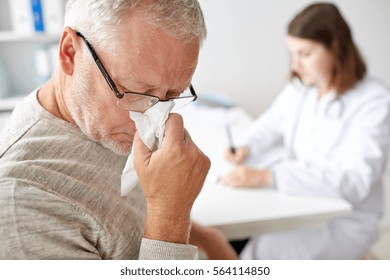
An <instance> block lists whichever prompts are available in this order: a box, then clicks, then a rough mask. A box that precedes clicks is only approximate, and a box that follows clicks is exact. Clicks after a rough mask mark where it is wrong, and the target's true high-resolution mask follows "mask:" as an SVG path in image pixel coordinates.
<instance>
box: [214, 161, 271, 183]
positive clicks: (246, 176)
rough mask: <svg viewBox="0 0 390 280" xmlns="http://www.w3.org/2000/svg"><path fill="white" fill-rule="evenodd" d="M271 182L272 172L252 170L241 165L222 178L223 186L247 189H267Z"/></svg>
mask: <svg viewBox="0 0 390 280" xmlns="http://www.w3.org/2000/svg"><path fill="white" fill-rule="evenodd" d="M271 181H272V174H271V171H269V170H261V169H255V168H250V167H248V166H245V165H239V166H238V167H237V168H235V169H234V170H233V171H231V172H230V173H229V174H227V175H226V176H224V177H222V178H221V184H222V185H226V186H233V187H245V188H252V187H266V186H269V185H270V184H271Z"/></svg>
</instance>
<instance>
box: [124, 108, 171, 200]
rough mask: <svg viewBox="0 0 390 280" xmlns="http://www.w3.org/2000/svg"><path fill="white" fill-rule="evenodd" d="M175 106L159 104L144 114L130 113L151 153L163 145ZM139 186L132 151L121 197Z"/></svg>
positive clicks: (126, 168)
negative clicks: (166, 122)
mask: <svg viewBox="0 0 390 280" xmlns="http://www.w3.org/2000/svg"><path fill="white" fill-rule="evenodd" d="M173 106H174V103H173V102H172V101H166V102H158V103H157V104H156V105H154V106H153V107H151V108H150V109H148V110H147V111H145V112H144V113H139V112H133V111H130V112H129V116H130V118H131V119H132V120H133V121H134V122H135V127H136V129H137V131H138V133H139V135H140V137H141V139H142V141H143V142H144V144H145V145H146V146H147V147H148V148H149V149H150V150H151V151H155V150H157V149H158V148H159V147H160V146H161V144H162V141H163V137H164V130H165V121H166V120H167V118H168V115H169V112H170V111H171V109H172V107H173ZM133 148H134V144H133ZM137 184H138V176H137V173H136V171H135V168H134V150H133V149H132V153H131V154H130V156H129V157H128V159H127V162H126V165H125V168H124V169H123V172H122V178H121V196H126V195H128V194H129V193H130V192H131V190H132V189H133V188H134V187H135V186H136V185H137Z"/></svg>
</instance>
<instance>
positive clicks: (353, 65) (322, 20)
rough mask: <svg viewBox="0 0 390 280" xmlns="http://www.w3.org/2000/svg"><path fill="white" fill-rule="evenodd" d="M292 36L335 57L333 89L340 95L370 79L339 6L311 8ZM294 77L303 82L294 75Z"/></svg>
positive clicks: (291, 31)
mask: <svg viewBox="0 0 390 280" xmlns="http://www.w3.org/2000/svg"><path fill="white" fill-rule="evenodd" d="M288 35H291V36H294V37H300V38H303V39H309V40H313V41H316V42H319V43H321V44H322V45H324V46H325V47H326V48H327V49H328V50H329V51H330V52H331V53H332V54H333V55H334V57H335V66H334V73H333V85H334V87H335V90H336V92H337V93H338V94H342V93H343V92H345V91H346V90H348V89H351V88H352V87H353V86H354V85H355V84H356V82H358V81H359V80H361V79H363V78H364V76H365V75H366V72H367V68H366V64H365V62H364V60H363V58H362V57H361V55H360V53H359V50H358V48H357V47H356V45H355V43H354V42H353V38H352V32H351V30H350V28H349V26H348V24H347V23H346V21H345V20H344V18H343V17H342V15H341V13H340V12H339V10H338V9H337V7H336V6H335V5H333V4H330V3H316V4H312V5H310V6H307V7H306V8H305V9H304V10H303V11H301V12H300V13H299V14H297V15H296V16H295V17H294V18H293V20H292V21H291V22H290V24H289V25H288ZM290 76H291V78H294V77H298V78H299V76H298V74H297V73H296V72H294V71H292V72H291V73H290Z"/></svg>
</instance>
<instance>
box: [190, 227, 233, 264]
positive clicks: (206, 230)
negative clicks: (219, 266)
mask: <svg viewBox="0 0 390 280" xmlns="http://www.w3.org/2000/svg"><path fill="white" fill-rule="evenodd" d="M190 243H191V244H193V245H195V246H197V247H198V248H199V250H201V251H203V252H204V253H205V254H206V256H207V259H209V260H238V256H237V253H236V251H235V250H234V249H233V247H232V246H231V245H230V243H229V241H228V240H227V238H226V237H225V236H224V235H223V234H222V233H221V232H220V231H219V230H217V229H215V228H210V227H204V226H201V225H199V224H197V223H194V222H192V227H191V235H190Z"/></svg>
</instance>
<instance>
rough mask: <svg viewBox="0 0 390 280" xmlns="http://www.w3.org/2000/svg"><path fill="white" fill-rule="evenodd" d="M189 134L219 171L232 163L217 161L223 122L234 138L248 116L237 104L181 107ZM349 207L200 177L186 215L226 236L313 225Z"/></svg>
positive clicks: (340, 202) (223, 144) (220, 154)
mask: <svg viewBox="0 0 390 280" xmlns="http://www.w3.org/2000/svg"><path fill="white" fill-rule="evenodd" d="M183 117H184V120H185V125H186V127H187V129H188V131H189V132H190V134H191V137H192V139H193V140H194V142H195V143H197V145H198V146H199V147H200V148H201V149H202V151H203V152H204V153H205V154H207V155H208V156H209V157H210V159H211V169H210V173H212V174H213V175H216V174H217V175H222V174H225V173H226V172H227V171H228V170H229V168H232V166H230V165H229V164H228V163H227V162H225V161H224V160H223V152H224V149H225V148H226V147H228V141H227V137H226V131H225V123H226V122H229V123H230V124H231V129H232V132H233V138H235V142H237V143H239V142H240V140H241V139H240V138H241V137H242V136H243V134H244V132H245V131H246V130H247V129H248V127H249V125H250V123H251V122H252V119H251V118H250V117H249V116H248V115H247V114H245V112H243V111H242V110H239V109H230V110H226V109H207V108H199V109H196V108H192V109H189V110H186V111H185V112H183ZM350 211H351V206H350V205H349V204H348V203H347V202H345V201H344V200H341V199H333V198H322V197H308V196H306V197H305V196H290V195H285V194H282V193H279V192H277V191H275V190H273V189H238V188H227V187H223V186H220V185H218V184H215V183H212V182H208V181H206V183H205V186H204V187H203V189H202V191H201V193H200V195H199V197H198V198H197V200H196V201H195V203H194V207H193V210H192V218H193V220H194V221H197V222H199V223H200V224H203V225H206V226H212V227H216V228H218V229H220V230H222V231H223V232H224V233H225V235H226V236H227V237H228V238H229V239H231V240H234V239H242V238H247V237H250V236H253V235H257V234H261V233H265V232H271V231H281V230H287V229H291V228H298V227H300V228H302V227H309V226H314V225H317V224H320V223H323V222H324V221H326V220H328V219H330V218H334V217H337V216H341V215H345V214H347V213H349V212H350Z"/></svg>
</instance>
